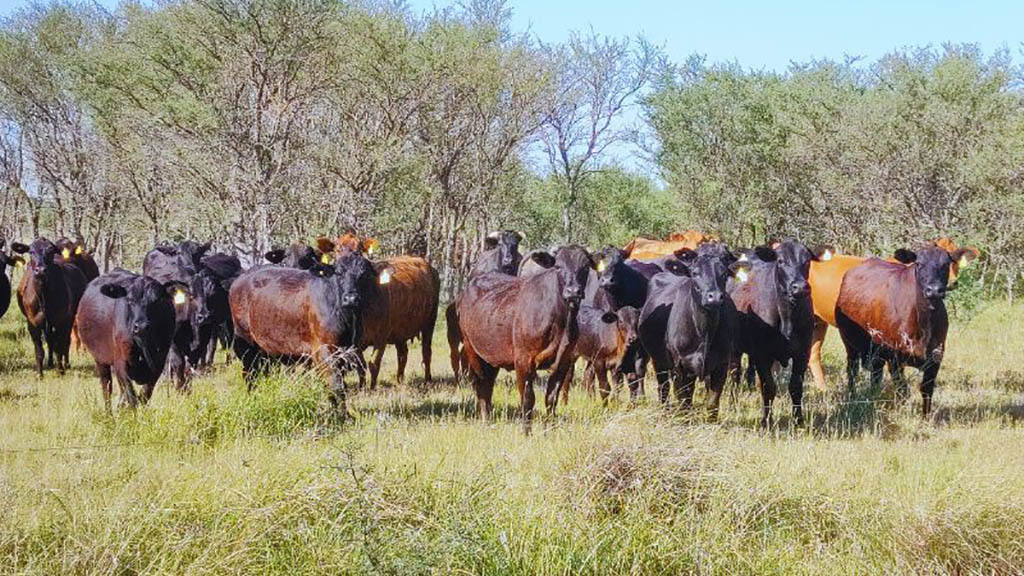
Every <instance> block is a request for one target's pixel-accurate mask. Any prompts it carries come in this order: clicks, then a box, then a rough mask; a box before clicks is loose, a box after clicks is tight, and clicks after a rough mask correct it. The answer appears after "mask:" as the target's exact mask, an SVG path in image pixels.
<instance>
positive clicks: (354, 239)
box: [317, 232, 378, 256]
mask: <svg viewBox="0 0 1024 576" xmlns="http://www.w3.org/2000/svg"><path fill="white" fill-rule="evenodd" d="M323 240H326V239H323ZM317 242H318V243H319V242H320V240H318V241H317ZM327 242H330V241H329V240H328V241H327ZM331 245H332V246H331V248H332V249H331V251H333V252H336V253H337V254H338V255H339V256H340V255H341V254H344V253H346V252H360V253H362V254H366V255H367V256H373V253H374V252H376V251H377V246H378V243H377V239H376V238H369V237H360V236H359V235H357V234H356V233H355V232H345V233H344V234H342V235H341V236H338V239H337V240H335V241H334V242H331ZM325 247H326V245H325ZM321 251H322V252H328V251H327V250H324V249H323V248H321Z"/></svg>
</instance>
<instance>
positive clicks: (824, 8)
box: [408, 0, 1024, 70]
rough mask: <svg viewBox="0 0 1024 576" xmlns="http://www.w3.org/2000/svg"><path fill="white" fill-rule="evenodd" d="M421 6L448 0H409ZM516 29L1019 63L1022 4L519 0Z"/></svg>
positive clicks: (677, 44)
mask: <svg viewBox="0 0 1024 576" xmlns="http://www.w3.org/2000/svg"><path fill="white" fill-rule="evenodd" d="M408 3H409V6H411V7H412V8H413V9H415V10H422V9H429V8H431V7H432V6H434V5H435V4H437V5H440V6H446V5H448V4H450V2H446V1H435V0H409V2H408ZM511 5H512V7H513V10H514V19H515V27H516V28H517V29H519V30H525V29H527V28H529V29H530V30H531V31H532V32H533V33H534V34H535V35H536V36H537V37H539V38H540V39H541V40H544V41H549V42H551V41H558V40H562V39H564V38H565V37H566V36H568V34H569V32H570V31H571V30H579V29H587V28H588V27H593V29H594V30H595V31H597V32H598V33H602V34H611V35H615V36H622V35H635V34H637V33H643V34H644V35H646V36H647V37H648V38H649V39H650V40H652V41H653V42H655V43H656V44H661V45H664V46H665V49H666V50H667V52H668V54H669V56H670V57H671V58H672V59H673V60H675V61H681V60H683V59H684V58H686V57H687V56H688V55H690V54H693V53H700V54H706V55H707V56H708V59H709V60H711V61H712V62H717V61H737V62H739V63H740V64H741V65H742V66H744V67H748V68H766V69H773V70H785V69H786V68H787V67H788V65H789V63H790V62H791V61H794V60H795V61H800V62H803V61H807V60H809V59H811V58H820V57H829V58H836V59H838V58H842V57H843V56H844V55H846V54H849V55H857V56H864V57H866V58H867V59H868V60H874V59H876V58H878V57H879V56H882V55H884V54H885V53H887V52H889V51H891V50H893V49H894V48H899V47H904V46H919V45H928V44H932V45H936V46H938V45H940V44H942V43H943V42H947V41H954V42H976V43H979V44H980V45H981V46H982V48H983V49H984V50H985V52H986V53H991V52H993V51H994V50H996V49H999V48H1001V47H1004V46H1005V47H1008V48H1009V49H1010V50H1011V52H1012V54H1013V56H1014V58H1015V60H1017V61H1020V60H1022V58H1021V43H1022V42H1024V2H1021V1H1016V2H1011V1H1004V2H991V1H975V2H967V1H961V2H951V1H931V2H925V1H918V0H914V1H908V0H890V1H880V0H868V1H861V2H855V1H849V0H847V1H831V2H830V1H825V0H821V1H815V0H786V1H783V2H768V1H752V0H747V1H733V2H715V1H708V0H702V1H700V2H690V1H687V2H672V1H670V0H630V1H627V2H611V1H600V0H513V1H512V3H511Z"/></svg>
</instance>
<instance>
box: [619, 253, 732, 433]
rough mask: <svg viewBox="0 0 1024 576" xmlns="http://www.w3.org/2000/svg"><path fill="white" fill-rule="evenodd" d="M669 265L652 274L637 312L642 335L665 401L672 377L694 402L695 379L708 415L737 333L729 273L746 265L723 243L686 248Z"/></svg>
mask: <svg viewBox="0 0 1024 576" xmlns="http://www.w3.org/2000/svg"><path fill="white" fill-rule="evenodd" d="M677 254H678V261H669V262H668V263H667V267H668V269H669V271H667V272H663V273H661V274H658V275H656V276H655V277H654V278H653V279H651V284H650V289H649V291H648V295H647V303H646V304H644V308H643V310H642V311H641V312H640V328H639V333H640V340H641V342H642V343H643V346H644V349H645V350H646V351H647V353H648V354H650V357H651V359H652V360H653V362H654V368H655V370H656V371H657V377H658V397H659V398H660V400H661V402H662V403H663V404H666V405H667V404H668V393H669V386H670V385H671V384H672V383H673V382H674V384H675V391H676V398H677V400H678V401H679V402H680V403H681V405H682V406H684V407H689V406H691V405H692V403H693V392H694V385H695V382H696V380H697V379H698V378H700V379H703V380H704V381H705V384H706V386H707V388H708V392H709V394H708V408H709V410H710V413H711V414H710V415H711V418H712V419H714V418H717V416H718V403H719V400H720V398H721V394H722V387H723V385H724V383H725V377H726V373H727V371H728V367H729V359H730V356H731V354H732V349H733V342H734V339H735V334H736V309H735V307H734V306H733V303H732V300H731V299H730V298H729V295H728V293H727V292H726V290H725V286H726V280H727V278H728V277H729V276H730V274H735V273H737V272H739V271H740V270H746V269H749V267H750V264H749V263H747V262H738V261H737V260H736V257H735V256H733V255H732V253H730V252H729V250H728V248H726V247H725V246H724V245H722V244H702V245H701V246H699V247H698V248H697V250H696V251H693V250H689V249H687V248H684V249H682V250H680V251H679V252H678V253H677Z"/></svg>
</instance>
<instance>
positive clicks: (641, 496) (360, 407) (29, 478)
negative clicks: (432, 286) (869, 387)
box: [0, 305, 1024, 575]
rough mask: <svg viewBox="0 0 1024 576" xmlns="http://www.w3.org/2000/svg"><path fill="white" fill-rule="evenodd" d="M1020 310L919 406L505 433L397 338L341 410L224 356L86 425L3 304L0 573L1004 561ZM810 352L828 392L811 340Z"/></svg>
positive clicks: (303, 387)
mask: <svg viewBox="0 0 1024 576" xmlns="http://www.w3.org/2000/svg"><path fill="white" fill-rule="evenodd" d="M1022 322H1024V309H1022V308H1020V307H1017V308H1014V309H1011V308H1009V307H1008V306H1006V305H993V306H990V307H987V308H985V309H984V310H982V311H981V312H980V313H979V314H978V315H977V316H976V317H975V318H974V319H973V320H971V321H970V322H969V323H967V324H957V325H954V327H953V329H952V330H951V333H950V341H949V344H948V353H947V362H946V366H945V367H944V368H943V371H942V373H941V374H940V384H939V388H938V391H937V394H936V413H935V416H934V418H932V419H930V420H929V421H927V422H923V421H921V420H920V418H919V417H918V416H917V410H918V409H919V399H918V397H917V395H916V394H914V398H913V400H912V401H911V402H909V403H908V404H906V405H904V406H900V407H896V408H893V407H888V408H887V407H884V406H881V405H875V404H872V403H854V404H845V403H844V400H845V398H844V396H843V394H842V393H840V392H830V393H826V394H821V393H818V392H816V391H813V390H812V391H810V392H809V393H808V398H807V402H808V408H809V416H810V417H809V425H808V426H807V427H806V428H804V429H794V428H793V427H792V426H791V423H790V420H789V418H788V414H787V413H788V410H789V401H788V399H786V398H780V400H779V402H778V404H777V406H776V416H777V418H778V421H779V426H778V429H777V430H775V431H772V432H770V433H764V432H761V431H759V430H758V429H757V426H756V423H757V419H758V410H759V406H758V405H759V397H758V395H757V394H756V393H753V392H749V391H745V390H730V392H729V393H728V394H727V395H726V397H725V399H724V400H723V412H722V419H721V422H720V423H719V424H714V425H712V424H707V423H704V422H703V421H702V420H700V419H699V418H697V419H694V418H692V417H687V416H686V415H680V414H677V413H676V412H674V411H671V412H666V411H664V410H662V409H661V408H659V407H657V406H655V405H654V403H653V402H651V401H648V402H646V403H644V404H642V405H640V406H638V407H635V408H632V409H629V408H627V407H626V406H625V405H624V404H623V403H622V402H621V401H620V402H618V403H614V404H612V406H610V407H608V408H605V407H602V406H601V405H600V404H599V403H598V402H595V401H592V400H590V399H589V398H588V397H587V396H586V394H584V393H582V392H580V391H578V390H574V392H573V395H572V398H571V401H570V405H569V406H568V408H567V410H564V411H562V413H560V414H559V416H558V417H556V418H554V419H550V418H546V417H541V418H540V419H539V420H538V422H537V423H536V424H535V426H534V434H533V435H531V436H529V437H526V436H524V435H523V434H522V432H521V428H520V425H519V423H518V421H517V420H516V409H517V407H518V399H517V398H516V397H515V394H514V393H513V392H512V391H511V389H510V379H509V377H508V376H507V375H503V376H502V377H501V378H502V380H501V383H500V384H499V386H498V389H497V390H496V394H495V396H496V398H495V417H494V419H493V421H492V422H490V423H488V424H481V423H479V422H478V421H477V420H476V419H475V415H474V411H475V402H474V399H473V395H472V393H471V392H470V391H469V390H468V388H467V387H465V386H461V387H457V386H455V385H454V384H452V383H451V382H450V380H445V381H443V382H441V383H436V384H434V385H433V386H432V387H430V388H425V387H424V386H423V385H422V379H421V372H420V361H419V358H420V355H419V350H418V347H417V348H414V349H413V351H412V353H411V360H410V368H411V369H412V376H413V377H412V378H411V379H410V380H411V384H410V385H409V386H408V387H405V388H400V389H398V388H394V387H390V386H384V387H382V388H381V389H380V390H378V391H376V392H369V391H359V392H353V393H352V394H351V396H350V409H351V411H352V412H353V413H354V414H355V417H354V419H352V420H350V421H348V422H339V421H338V419H337V418H335V417H334V415H333V414H332V413H331V411H330V410H329V409H328V408H327V407H328V401H327V396H326V392H325V391H324V389H323V384H324V382H323V379H322V378H320V377H318V376H317V375H316V374H312V373H310V372H305V371H301V370H282V371H279V372H275V373H274V374H271V375H270V376H268V377H267V378H266V379H264V380H262V381H261V382H260V383H259V386H258V388H257V390H256V391H255V392H254V393H252V394H247V393H246V392H245V387H244V385H243V384H242V382H241V376H240V373H239V368H238V364H237V362H236V363H234V364H232V365H231V366H228V367H224V366H223V362H219V364H218V369H217V371H216V372H215V373H214V374H211V375H208V376H204V377H202V378H200V379H198V380H197V381H195V383H194V392H193V393H192V394H191V395H189V396H180V395H178V394H177V393H175V392H172V391H170V390H169V387H168V386H166V385H165V383H163V382H161V384H160V385H159V386H158V388H157V393H156V395H155V397H154V399H153V402H152V403H151V404H150V405H149V406H148V407H145V408H141V409H139V410H138V411H137V412H135V413H132V412H129V411H127V410H116V409H115V411H114V414H113V415H108V414H107V413H106V412H105V411H104V410H103V409H102V408H101V400H100V398H101V396H100V389H99V384H98V381H97V380H96V378H95V376H94V375H93V374H92V370H91V367H90V363H89V360H88V358H87V357H86V356H85V355H84V354H73V365H74V366H73V367H74V370H73V371H72V372H71V373H69V374H68V375H67V376H66V377H65V378H62V379H59V378H58V377H57V376H56V375H55V374H53V373H47V375H46V377H45V378H44V379H43V380H42V381H38V380H37V379H36V378H35V376H34V375H33V374H32V370H31V354H30V346H29V343H28V339H27V335H26V334H25V330H24V328H23V327H22V319H21V317H20V316H19V315H18V312H17V310H16V309H15V310H12V311H11V312H9V313H8V315H7V316H6V317H5V318H4V319H3V321H2V322H0V573H28V574H175V575H177V574H209V573H213V574H270V573H282V574H308V573H322V572H327V573H342V574H364V573H387V574H431V573H437V574H448V573H463V574H468V573H473V574H477V573H481V574H537V573H543V574H578V573H602V574H627V573H633V574H651V573H715V574H737V573H740V574H744V573H746V574H765V573H777V574H794V573H796V574H883V573H888V574H897V573H898V574H907V573H918V574H944V573H945V574H969V573H977V574H1011V573H1020V572H1021V570H1022V568H1021V567H1024V536H1022V535H1024V449H1022V447H1024V430H1022V427H1021V422H1022V419H1024V368H1022V367H1024V333H1022V332H1021V330H1020V328H1019V327H1020V326H1021V325H1022ZM442 335H443V331H440V330H439V331H438V333H437V336H436V338H435V352H434V357H435V372H438V373H440V374H441V375H442V376H443V377H450V372H449V371H448V367H447V350H446V349H445V345H444V342H443V340H444V339H443V336H442ZM827 346H828V348H827V350H826V361H827V364H828V366H827V367H828V371H829V375H830V377H831V379H832V380H833V382H834V384H835V385H836V388H838V389H841V388H842V387H841V386H838V384H839V381H840V378H841V374H842V372H843V367H842V365H841V360H840V358H841V357H842V354H841V353H840V349H839V344H838V337H837V336H836V335H835V334H834V333H832V334H830V336H829V341H828V344H827ZM387 362H388V365H386V366H385V369H384V372H383V375H384V379H385V381H386V382H390V381H391V377H392V375H393V362H394V359H393V352H389V353H388V355H387ZM914 378H915V379H916V378H918V377H917V376H916V375H915V377H914ZM912 382H913V380H912ZM654 388H655V386H654V385H653V383H651V382H648V384H647V391H648V394H649V395H653V391H654ZM619 396H620V398H624V394H623V393H621V392H620V394H619Z"/></svg>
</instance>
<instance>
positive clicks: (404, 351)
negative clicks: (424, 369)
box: [395, 342, 429, 386]
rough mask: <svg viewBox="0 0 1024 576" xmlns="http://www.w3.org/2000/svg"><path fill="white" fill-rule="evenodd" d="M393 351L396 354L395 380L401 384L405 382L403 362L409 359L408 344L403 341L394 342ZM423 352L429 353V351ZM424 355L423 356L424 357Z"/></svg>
mask: <svg viewBox="0 0 1024 576" xmlns="http://www.w3.org/2000/svg"><path fill="white" fill-rule="evenodd" d="M395 353H396V355H397V356H398V373H397V374H395V381H396V382H397V383H398V385H399V386H401V385H402V384H404V383H405V363H406V362H408V361H409V345H408V344H406V343H405V342H396V343H395ZM425 354H427V355H429V352H428V353H425ZM426 357H427V356H424V358H426ZM424 365H425V364H424ZM427 380H429V378H427Z"/></svg>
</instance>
